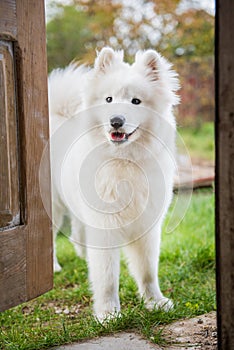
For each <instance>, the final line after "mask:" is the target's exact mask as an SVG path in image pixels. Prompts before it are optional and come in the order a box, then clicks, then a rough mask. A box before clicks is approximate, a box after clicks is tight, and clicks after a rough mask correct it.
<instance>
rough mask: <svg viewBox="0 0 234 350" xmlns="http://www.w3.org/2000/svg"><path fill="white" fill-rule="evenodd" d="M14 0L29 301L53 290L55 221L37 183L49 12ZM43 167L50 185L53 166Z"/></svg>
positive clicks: (39, 1)
mask: <svg viewBox="0 0 234 350" xmlns="http://www.w3.org/2000/svg"><path fill="white" fill-rule="evenodd" d="M16 4H17V6H16V13H17V16H16V17H17V31H18V46H17V47H16V48H15V49H16V51H17V66H18V67H20V70H19V71H18V74H19V76H20V77H21V78H20V80H19V82H20V85H19V86H18V90H19V91H20V93H21V95H20V105H21V111H20V113H21V115H20V123H22V124H23V128H22V129H21V141H22V142H21V149H23V150H24V152H23V154H24V157H25V159H24V162H23V163H24V166H26V167H25V169H24V170H22V173H26V176H25V190H26V193H27V200H26V213H27V216H26V222H27V225H28V234H27V243H26V254H27V257H26V259H27V298H28V299H31V298H34V297H36V296H37V295H40V294H42V293H44V292H46V291H48V290H49V289H51V287H52V283H53V264H52V249H53V245H52V234H51V223H50V219H49V217H48V216H47V213H46V211H45V208H44V206H43V203H42V200H41V197H40V186H39V166H40V161H41V157H42V153H43V150H44V147H45V146H46V143H47V142H48V139H49V119H48V97H47V96H48V95H47V93H48V92H47V56H46V33H45V10H44V1H43V0H18V1H17V2H16ZM22 53H23V55H22ZM28 135H30V137H29V136H28ZM48 159H49V154H48ZM44 171H45V175H44V176H45V181H47V182H48V183H50V169H49V166H48V168H47V169H44ZM49 189H50V188H49ZM48 196H50V191H48ZM48 202H49V201H48Z"/></svg>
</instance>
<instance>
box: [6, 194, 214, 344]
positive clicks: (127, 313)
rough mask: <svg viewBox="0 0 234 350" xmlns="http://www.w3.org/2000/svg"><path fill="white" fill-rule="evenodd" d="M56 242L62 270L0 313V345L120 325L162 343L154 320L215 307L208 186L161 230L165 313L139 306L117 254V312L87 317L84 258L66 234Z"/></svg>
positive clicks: (80, 335) (76, 336)
mask: <svg viewBox="0 0 234 350" xmlns="http://www.w3.org/2000/svg"><path fill="white" fill-rule="evenodd" d="M165 227H166V224H165ZM57 243H58V255H59V261H60V263H61V265H62V266H63V270H62V272H61V273H58V274H56V275H55V281H54V289H53V290H52V291H50V292H48V293H47V294H45V295H44V296H41V297H39V298H37V299H36V300H34V301H31V302H28V303H25V304H23V305H21V306H18V307H15V308H13V309H11V310H8V311H5V312H3V313H1V314H0V325H1V332H0V349H11V350H13V349H33V350H36V349H43V348H48V347H52V346H55V345H59V344H65V343H69V342H72V341H80V340H83V339H86V338H91V337H95V336H100V335H103V334H110V333H114V332H119V331H121V330H125V331H129V330H134V331H136V332H138V333H140V334H142V335H143V336H144V337H146V338H148V339H149V340H150V341H152V342H155V343H163V339H162V337H161V331H159V329H158V326H159V325H161V324H167V323H170V322H172V321H173V320H176V319H180V318H182V317H192V316H195V315H199V314H203V313H206V312H209V311H211V310H214V309H215V308H216V303H215V259H214V194H213V191H212V190H203V191H196V192H194V194H193V196H192V201H191V204H190V207H189V209H188V212H187V214H186V216H185V217H184V219H183V221H182V222H181V223H180V225H179V226H178V227H177V228H176V229H175V230H174V231H173V232H172V233H166V230H164V233H163V237H162V251H161V260H160V281H161V287H162V290H163V292H164V293H165V295H166V296H169V297H170V298H172V299H173V300H174V303H175V308H174V310H172V311H170V312H168V313H165V312H162V311H156V310H155V311H151V312H149V311H147V310H146V309H145V308H144V305H143V303H142V302H141V300H139V299H138V296H137V290H136V285H135V283H134V281H133V279H132V278H131V277H130V275H129V273H128V270H127V267H126V262H125V260H124V259H122V263H121V277H120V298H121V305H122V316H121V317H119V318H118V319H115V320H112V321H110V322H109V323H108V324H105V325H102V324H100V323H98V322H97V321H96V320H95V319H94V318H93V316H92V297H91V294H90V292H89V286H88V281H87V266H86V263H85V261H84V260H81V259H80V258H78V257H76V255H75V252H74V249H73V247H72V245H71V244H70V243H69V241H68V239H67V238H66V237H64V236H62V235H60V236H59V237H58V242H57Z"/></svg>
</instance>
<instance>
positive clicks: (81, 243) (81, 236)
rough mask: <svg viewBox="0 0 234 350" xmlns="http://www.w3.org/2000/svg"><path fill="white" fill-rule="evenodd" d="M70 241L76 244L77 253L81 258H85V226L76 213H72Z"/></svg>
mask: <svg viewBox="0 0 234 350" xmlns="http://www.w3.org/2000/svg"><path fill="white" fill-rule="evenodd" d="M70 241H71V242H72V244H73V245H74V248H75V251H76V254H77V255H78V256H79V257H80V258H85V256H86V239H85V227H84V225H83V224H82V222H81V221H80V220H79V219H78V218H77V217H75V216H74V215H71V236H70Z"/></svg>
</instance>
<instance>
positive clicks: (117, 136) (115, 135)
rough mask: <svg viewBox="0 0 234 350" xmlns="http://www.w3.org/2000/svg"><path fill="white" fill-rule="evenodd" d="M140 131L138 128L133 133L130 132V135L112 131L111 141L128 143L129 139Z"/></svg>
mask: <svg viewBox="0 0 234 350" xmlns="http://www.w3.org/2000/svg"><path fill="white" fill-rule="evenodd" d="M137 129H138V127H137V128H136V129H134V130H133V131H132V132H130V133H129V134H128V133H126V132H121V131H112V132H110V139H111V141H112V142H124V141H127V140H128V139H129V137H130V136H131V135H132V134H134V132H135V131H136V130H137Z"/></svg>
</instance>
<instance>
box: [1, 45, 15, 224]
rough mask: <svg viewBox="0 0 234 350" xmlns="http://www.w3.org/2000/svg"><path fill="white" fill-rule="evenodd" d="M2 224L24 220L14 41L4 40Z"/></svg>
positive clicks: (2, 84)
mask: <svg viewBox="0 0 234 350" xmlns="http://www.w3.org/2000/svg"><path fill="white" fill-rule="evenodd" d="M0 86H1V89H0V150H1V152H0V184H1V191H0V228H3V227H7V226H8V227H13V226H16V225H19V223H20V204H19V173H18V157H17V152H18V143H17V123H16V105H15V102H16V96H15V82H14V62H13V47H12V42H7V41H0Z"/></svg>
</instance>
